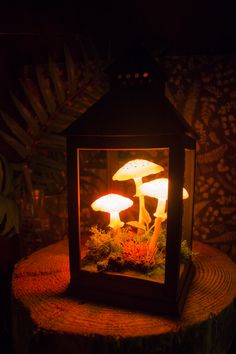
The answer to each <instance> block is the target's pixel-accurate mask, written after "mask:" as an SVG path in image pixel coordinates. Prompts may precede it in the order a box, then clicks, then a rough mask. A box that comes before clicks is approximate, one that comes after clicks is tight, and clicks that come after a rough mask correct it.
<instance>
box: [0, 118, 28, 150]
mask: <svg viewBox="0 0 236 354" xmlns="http://www.w3.org/2000/svg"><path fill="white" fill-rule="evenodd" d="M0 114H1V116H2V119H3V120H4V122H5V123H6V125H7V126H8V127H9V128H10V130H11V132H12V133H13V134H14V135H15V137H16V138H18V140H19V141H21V143H23V144H25V145H31V144H32V143H33V139H32V138H31V136H30V135H29V134H28V133H27V132H26V131H25V130H24V129H23V128H22V127H21V126H20V125H19V124H18V123H17V122H16V120H15V119H13V118H12V117H11V116H10V115H9V114H7V113H5V112H3V111H0Z"/></svg>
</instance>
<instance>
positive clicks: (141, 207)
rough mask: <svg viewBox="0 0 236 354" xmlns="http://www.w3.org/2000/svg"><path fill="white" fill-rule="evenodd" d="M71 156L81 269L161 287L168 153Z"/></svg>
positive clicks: (86, 152) (144, 151)
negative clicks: (74, 163)
mask: <svg viewBox="0 0 236 354" xmlns="http://www.w3.org/2000/svg"><path fill="white" fill-rule="evenodd" d="M77 156H78V164H77V165H78V172H77V173H78V190H79V203H78V204H79V206H80V207H79V215H78V219H79V222H78V225H79V237H80V245H81V251H80V259H81V265H80V266H81V269H83V270H85V271H89V272H101V271H105V272H112V273H114V274H115V273H119V274H120V275H124V276H125V275H128V276H130V277H138V278H142V279H143V278H144V279H149V280H152V281H155V282H158V283H164V281H165V242H166V235H167V230H166V224H167V222H166V219H167V207H168V205H167V204H168V200H167V199H168V168H169V149H168V148H161V149H160V148H158V149H157V148H156V149H78V150H77ZM166 182H167V183H166ZM114 195H115V199H114V200H113V197H114ZM122 197H123V198H125V199H122ZM120 198H121V200H119V199H120Z"/></svg>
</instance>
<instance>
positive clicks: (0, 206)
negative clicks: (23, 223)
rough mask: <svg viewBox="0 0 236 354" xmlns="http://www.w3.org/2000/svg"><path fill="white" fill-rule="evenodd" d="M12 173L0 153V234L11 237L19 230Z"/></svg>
mask: <svg viewBox="0 0 236 354" xmlns="http://www.w3.org/2000/svg"><path fill="white" fill-rule="evenodd" d="M14 197H15V196H14V189H13V173H12V169H11V167H10V165H9V164H8V163H7V161H6V159H5V158H4V157H3V156H2V155H0V236H2V237H11V236H13V235H14V234H15V233H18V232H19V209H18V205H17V203H16V201H15V198H14Z"/></svg>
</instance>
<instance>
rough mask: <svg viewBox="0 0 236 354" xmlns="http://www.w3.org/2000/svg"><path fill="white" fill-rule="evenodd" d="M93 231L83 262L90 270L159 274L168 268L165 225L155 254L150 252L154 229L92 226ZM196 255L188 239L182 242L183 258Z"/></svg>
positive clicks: (154, 275) (153, 276)
mask: <svg viewBox="0 0 236 354" xmlns="http://www.w3.org/2000/svg"><path fill="white" fill-rule="evenodd" d="M90 231H91V233H92V235H91V236H90V238H89V240H88V241H87V244H86V247H87V253H86V256H85V258H84V259H83V266H86V267H89V269H90V270H97V271H113V272H125V271H127V270H129V271H135V272H139V273H141V274H145V275H146V276H147V277H152V278H159V277H160V274H164V271H165V253H166V226H165V225H163V228H162V232H161V234H160V236H159V237H158V241H157V247H156V249H155V252H154V253H153V254H150V252H149V241H150V239H151V237H152V231H150V230H142V231H139V232H137V231H136V230H135V231H134V229H133V228H132V227H123V228H121V229H117V230H113V229H109V230H107V231H105V230H100V229H98V228H97V227H92V228H91V230H90ZM192 255H193V252H192V251H191V250H190V249H189V247H188V245H187V242H186V241H183V242H182V244H181V261H183V262H184V261H186V260H187V259H189V257H191V256H192Z"/></svg>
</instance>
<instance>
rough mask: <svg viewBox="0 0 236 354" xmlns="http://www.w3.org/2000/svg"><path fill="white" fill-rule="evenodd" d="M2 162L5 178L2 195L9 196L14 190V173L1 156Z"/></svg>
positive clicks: (0, 191)
mask: <svg viewBox="0 0 236 354" xmlns="http://www.w3.org/2000/svg"><path fill="white" fill-rule="evenodd" d="M0 160H1V170H2V176H3V181H2V182H3V184H2V183H1V184H0V185H1V190H0V193H1V194H2V195H4V196H7V195H8V194H9V193H10V192H11V189H12V180H13V172H12V169H11V167H10V165H9V163H8V162H7V160H6V159H5V157H4V156H3V155H0Z"/></svg>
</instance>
